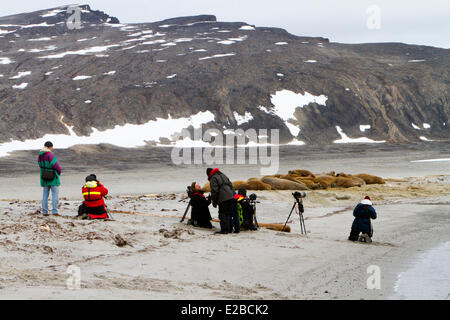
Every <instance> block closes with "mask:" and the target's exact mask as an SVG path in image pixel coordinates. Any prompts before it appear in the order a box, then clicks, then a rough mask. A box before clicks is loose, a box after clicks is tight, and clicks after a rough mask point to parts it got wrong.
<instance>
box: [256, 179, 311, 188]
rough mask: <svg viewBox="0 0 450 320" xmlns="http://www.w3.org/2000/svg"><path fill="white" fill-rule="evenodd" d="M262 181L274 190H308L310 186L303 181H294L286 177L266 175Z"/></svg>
mask: <svg viewBox="0 0 450 320" xmlns="http://www.w3.org/2000/svg"><path fill="white" fill-rule="evenodd" d="M261 181H262V182H264V183H267V184H268V185H270V186H271V187H272V190H308V187H307V186H305V185H304V184H303V183H301V182H294V181H290V180H286V179H280V178H275V177H264V178H262V179H261Z"/></svg>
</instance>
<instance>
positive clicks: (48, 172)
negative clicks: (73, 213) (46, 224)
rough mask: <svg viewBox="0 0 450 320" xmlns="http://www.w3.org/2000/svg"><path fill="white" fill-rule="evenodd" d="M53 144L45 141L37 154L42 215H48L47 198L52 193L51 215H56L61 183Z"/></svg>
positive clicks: (59, 169) (59, 168)
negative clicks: (41, 189)
mask: <svg viewBox="0 0 450 320" xmlns="http://www.w3.org/2000/svg"><path fill="white" fill-rule="evenodd" d="M52 151H53V143H51V142H50V141H47V142H46V143H45V144H44V148H43V149H42V150H41V152H39V157H38V165H39V168H40V180H41V187H42V188H43V192H42V213H43V214H44V216H46V215H48V197H49V194H50V191H51V192H52V214H54V215H58V194H59V186H60V185H61V181H60V179H59V176H60V175H61V167H60V165H59V163H58V159H57V158H56V156H55V155H54V154H53V152H52Z"/></svg>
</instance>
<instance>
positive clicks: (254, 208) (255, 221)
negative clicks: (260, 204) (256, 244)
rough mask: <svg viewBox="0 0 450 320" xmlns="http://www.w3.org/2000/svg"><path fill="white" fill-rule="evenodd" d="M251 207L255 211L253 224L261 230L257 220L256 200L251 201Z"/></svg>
mask: <svg viewBox="0 0 450 320" xmlns="http://www.w3.org/2000/svg"><path fill="white" fill-rule="evenodd" d="M250 206H251V207H252V209H253V223H254V224H255V226H256V227H257V228H259V224H258V220H257V219H256V200H252V199H250Z"/></svg>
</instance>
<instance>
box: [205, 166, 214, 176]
mask: <svg viewBox="0 0 450 320" xmlns="http://www.w3.org/2000/svg"><path fill="white" fill-rule="evenodd" d="M211 171H213V169H212V168H208V169H206V175H207V176H208V177H209V174H210V173H211Z"/></svg>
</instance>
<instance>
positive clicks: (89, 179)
mask: <svg viewBox="0 0 450 320" xmlns="http://www.w3.org/2000/svg"><path fill="white" fill-rule="evenodd" d="M88 181H97V176H96V175H95V174H90V175H88V176H87V177H86V182H88Z"/></svg>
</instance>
